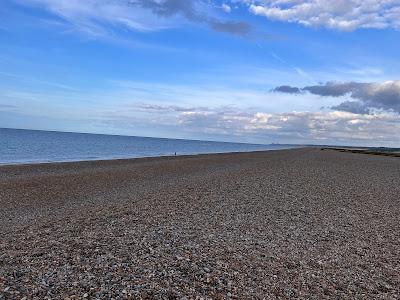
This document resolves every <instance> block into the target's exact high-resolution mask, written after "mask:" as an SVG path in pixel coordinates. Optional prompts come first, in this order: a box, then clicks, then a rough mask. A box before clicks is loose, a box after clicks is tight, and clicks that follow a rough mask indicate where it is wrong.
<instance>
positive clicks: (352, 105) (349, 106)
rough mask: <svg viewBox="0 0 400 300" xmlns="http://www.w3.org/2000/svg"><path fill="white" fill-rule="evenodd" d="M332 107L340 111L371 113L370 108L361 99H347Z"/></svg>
mask: <svg viewBox="0 0 400 300" xmlns="http://www.w3.org/2000/svg"><path fill="white" fill-rule="evenodd" d="M331 109H333V110H339V111H347V112H351V113H353V114H369V113H370V109H369V108H368V107H366V105H365V104H364V103H362V102H359V101H345V102H343V103H340V104H339V105H336V106H332V107H331Z"/></svg>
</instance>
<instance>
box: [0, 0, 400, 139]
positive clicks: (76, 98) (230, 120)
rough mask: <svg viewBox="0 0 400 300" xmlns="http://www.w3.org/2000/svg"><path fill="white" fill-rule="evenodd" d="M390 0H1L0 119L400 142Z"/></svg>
mask: <svg viewBox="0 0 400 300" xmlns="http://www.w3.org/2000/svg"><path fill="white" fill-rule="evenodd" d="M399 20H400V3H399V1H394V0H368V1H361V0H348V1H347V0H346V1H335V2H333V1H328V0H309V1H300V0H264V1H257V0H255V1H249V0H227V1H216V0H215V1H213V0H209V1H206V0H185V1H183V0H108V1H105V0H87V1H79V0H3V1H2V2H1V4H0V127H11V128H29V129H46V130H62V131H79V132H95V133H110V134H127V135H139V136H155V137H171V138H191V139H209V140H223V141H240V142H257V143H271V142H275V143H277V142H279V143H317V144H349V145H376V146H382V145H385V146H400V134H399V132H400V116H399V114H400V81H398V79H399V77H400V76H399V70H400V54H399V53H400V43H398V42H397V41H399V40H400V21H399Z"/></svg>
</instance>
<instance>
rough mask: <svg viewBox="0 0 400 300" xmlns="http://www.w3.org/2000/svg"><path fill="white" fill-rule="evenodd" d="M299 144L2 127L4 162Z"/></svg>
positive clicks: (262, 148)
mask: <svg viewBox="0 0 400 300" xmlns="http://www.w3.org/2000/svg"><path fill="white" fill-rule="evenodd" d="M298 147H300V146H296V145H281V144H247V143H232V142H216V141H202V140H186V139H170V138H154V137H140V136H124V135H107V134H94V133H74V132H61V131H46V130H28V129H12V128H0V164H1V165H7V164H28V163H51V162H72V161H86V160H109V159H129V158H140V157H158V156H172V155H175V154H176V155H196V154H211V153H228V152H253V151H269V150H281V149H292V148H298Z"/></svg>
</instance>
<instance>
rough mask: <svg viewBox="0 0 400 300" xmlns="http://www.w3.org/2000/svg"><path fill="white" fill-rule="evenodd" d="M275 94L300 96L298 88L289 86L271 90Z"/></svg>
mask: <svg viewBox="0 0 400 300" xmlns="http://www.w3.org/2000/svg"><path fill="white" fill-rule="evenodd" d="M272 91H273V92H276V93H287V94H300V93H301V90H300V89H299V88H298V87H293V86H290V85H281V86H278V87H276V88H274V89H273V90H272Z"/></svg>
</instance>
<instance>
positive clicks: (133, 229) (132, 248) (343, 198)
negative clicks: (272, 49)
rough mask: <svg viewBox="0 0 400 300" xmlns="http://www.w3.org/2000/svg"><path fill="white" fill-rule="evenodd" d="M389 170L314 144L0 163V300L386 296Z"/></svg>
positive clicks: (399, 165)
mask: <svg viewBox="0 0 400 300" xmlns="http://www.w3.org/2000/svg"><path fill="white" fill-rule="evenodd" d="M399 170H400V160H399V159H397V158H394V157H386V156H375V155H356V154H349V153H343V152H339V151H321V150H320V149H318V148H317V149H315V148H301V149H291V150H278V151H274V150H272V151H261V152H259V151H258V152H251V153H221V154H202V155H189V156H177V157H175V156H172V157H171V156H169V157H151V158H138V159H128V160H105V161H86V162H72V163H55V164H54V163H53V164H52V163H50V164H39V165H38V164H34V165H22V166H21V165H12V166H3V167H0V207H1V210H0V235H1V239H0V253H1V254H0V298H1V296H3V298H5V299H21V298H23V297H27V298H28V299H31V298H32V299H33V298H34V299H44V298H46V297H47V298H52V299H84V298H88V299H110V298H122V299H165V298H173V299H175V298H178V299H181V298H183V297H186V298H188V299H195V298H200V297H202V298H204V299H209V298H213V299H261V298H267V299H274V298H281V299H286V298H303V299H308V298H318V299H326V298H335V299H336V298H338V299H339V298H340V299H347V298H396V297H399V296H400V288H399V287H400V273H399V272H398V267H399V261H400V250H399V249H400V223H399V222H398V220H399V219H400V202H399V198H398V195H399V194H400V176H399Z"/></svg>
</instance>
